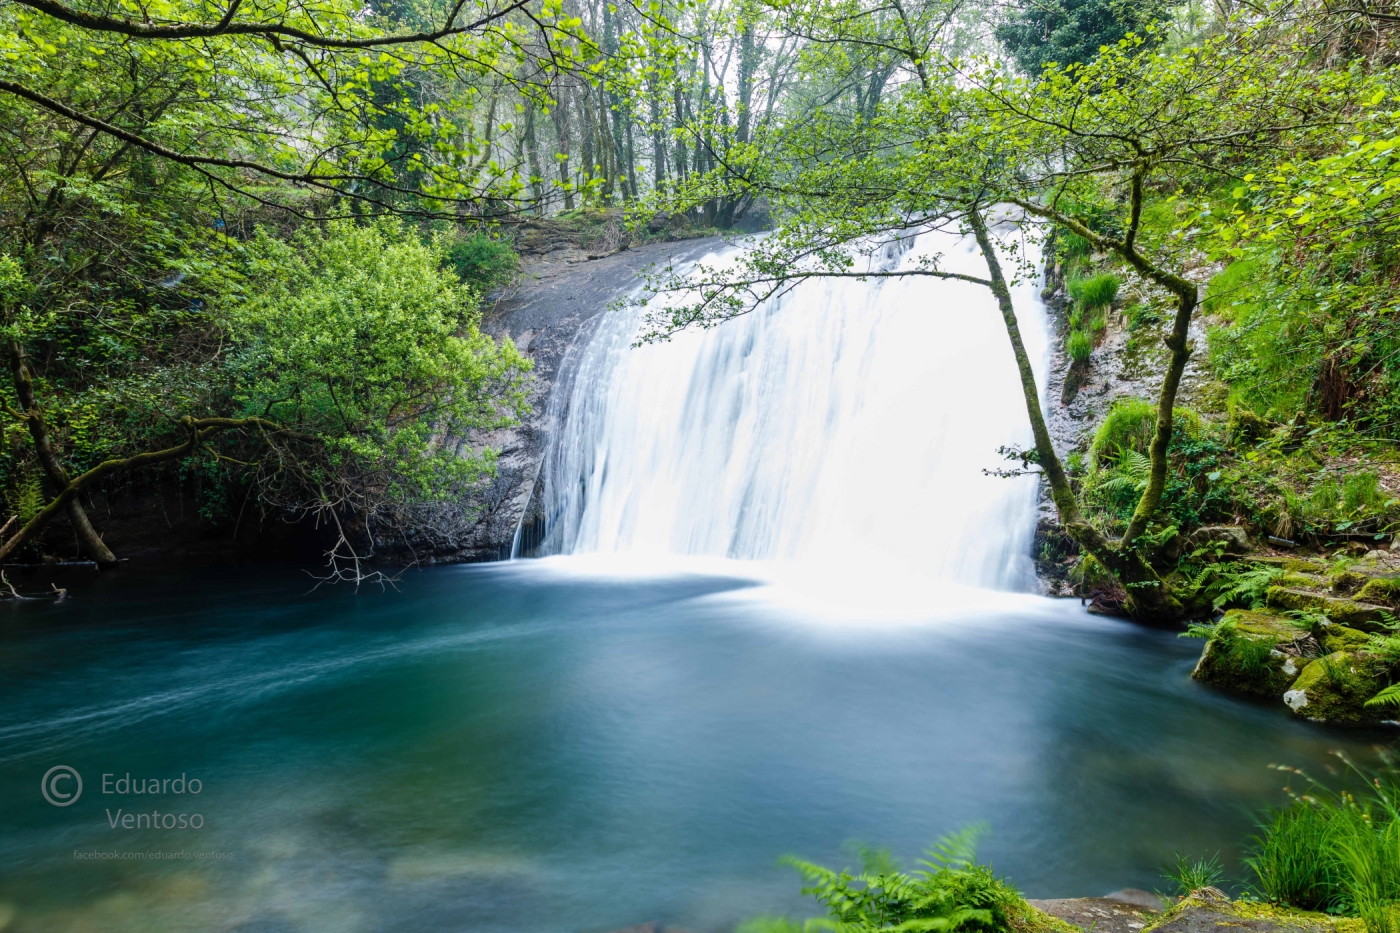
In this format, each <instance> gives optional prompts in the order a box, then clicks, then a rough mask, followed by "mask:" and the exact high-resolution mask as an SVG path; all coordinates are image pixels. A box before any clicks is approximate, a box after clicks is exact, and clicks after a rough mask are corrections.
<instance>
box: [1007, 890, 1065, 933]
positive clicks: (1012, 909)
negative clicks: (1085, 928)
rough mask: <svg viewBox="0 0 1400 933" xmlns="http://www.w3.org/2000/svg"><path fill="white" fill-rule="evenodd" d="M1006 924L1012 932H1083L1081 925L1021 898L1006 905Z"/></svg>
mask: <svg viewBox="0 0 1400 933" xmlns="http://www.w3.org/2000/svg"><path fill="white" fill-rule="evenodd" d="M1006 926H1007V928H1008V929H1009V930H1010V931H1011V933H1082V931H1081V930H1080V929H1079V927H1077V926H1074V925H1073V924H1070V923H1066V922H1065V921H1063V920H1061V919H1060V918H1059V917H1055V916H1052V915H1050V914H1047V913H1046V912H1045V911H1043V910H1040V909H1039V908H1037V907H1034V906H1032V905H1030V904H1028V903H1026V902H1025V901H1024V900H1021V899H1020V898H1017V899H1016V900H1015V901H1014V902H1012V903H1010V904H1007V905H1006Z"/></svg>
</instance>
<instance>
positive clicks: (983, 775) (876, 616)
mask: <svg viewBox="0 0 1400 933" xmlns="http://www.w3.org/2000/svg"><path fill="white" fill-rule="evenodd" d="M702 571H703V572H702ZM754 575H755V568H754V567H753V566H752V565H747V566H746V565H739V564H731V565H721V566H706V567H703V568H699V569H697V570H695V571H687V570H685V569H684V568H682V569H674V568H673V569H671V570H662V571H657V572H655V573H650V574H647V573H640V572H637V573H632V574H628V575H623V574H617V573H612V572H610V571H609V569H608V568H607V567H606V566H604V567H598V566H594V565H588V564H584V563H581V562H580V561H578V560H577V559H575V558H564V559H551V560H546V561H523V562H515V563H511V564H497V565H489V566H477V567H459V568H441V569H434V570H429V571H423V572H411V573H409V574H407V575H406V576H405V577H404V579H403V581H402V583H401V591H400V592H397V593H395V592H387V593H379V592H374V591H362V592H361V593H360V594H358V595H355V594H352V593H351V592H349V591H348V590H343V589H341V590H322V591H320V592H316V593H314V594H311V595H306V594H305V591H306V588H307V587H306V583H305V578H304V577H300V578H299V577H297V576H295V575H294V574H292V573H291V572H290V571H260V572H225V573H222V574H218V575H215V574H212V573H203V574H199V573H191V574H188V575H186V576H184V577H179V578H175V579H173V580H172V579H171V578H170V577H169V576H162V577H161V578H160V579H159V580H158V581H157V580H155V579H152V580H150V581H143V580H141V579H139V578H133V574H132V572H131V571H122V572H121V573H120V574H118V575H117V576H112V577H104V578H103V579H102V580H100V581H93V580H92V578H87V579H86V580H81V579H80V580H77V581H76V582H74V583H73V584H72V585H73V588H74V591H75V593H76V594H77V595H76V597H75V598H73V599H70V600H68V601H66V602H63V603H59V604H51V603H42V604H41V603H29V604H23V605H15V604H7V605H3V606H0V625H3V629H4V630H3V632H2V633H0V658H3V677H0V821H2V823H0V825H3V826H4V828H5V832H4V835H3V842H2V843H0V878H3V881H0V926H4V922H3V921H4V918H5V917H9V918H10V923H9V926H8V927H5V928H6V929H7V930H19V931H33V930H45V931H70V930H71V931H77V930H83V931H88V930H92V931H102V933H108V931H128V930H129V931H138V930H139V931H163V930H192V931H208V930H241V931H265V933H271V931H327V933H330V931H336V933H354V931H389V930H401V931H430V930H431V931H457V930H461V931H480V933H490V931H559V933H566V931H569V933H572V931H606V930H612V929H616V928H620V927H625V926H628V925H631V924H636V923H640V922H644V921H648V920H657V921H661V922H662V923H665V924H669V925H674V926H679V927H685V928H688V929H691V930H694V931H697V933H707V931H719V930H727V929H730V928H731V926H732V924H733V923H734V922H735V921H737V920H740V919H742V918H745V917H749V916H753V915H756V914H764V913H769V914H771V913H779V912H787V913H790V914H794V915H797V916H804V915H807V914H808V913H809V912H810V908H809V905H807V904H806V903H804V902H803V901H802V900H801V899H800V898H799V897H798V895H797V889H798V887H799V882H798V879H797V878H796V877H795V876H794V875H793V874H792V872H791V871H790V870H788V869H785V868H782V867H780V866H778V865H777V864H776V861H777V859H778V858H779V857H780V856H782V855H784V854H786V853H794V854H798V855H801V856H803V857H807V858H811V859H816V860H821V861H825V862H828V863H850V862H852V861H853V856H852V853H853V849H852V845H853V841H860V842H866V843H870V844H875V845H880V846H888V847H889V848H891V849H892V850H893V851H894V852H895V853H896V855H898V856H900V857H903V858H905V859H912V858H914V857H917V856H918V855H919V853H920V851H921V850H922V848H923V847H924V846H925V845H926V844H928V843H929V842H930V841H931V840H933V839H934V838H935V837H937V836H938V835H939V834H940V833H943V832H946V831H948V830H950V829H954V828H956V827H959V826H962V825H964V824H968V823H972V822H979V821H985V822H987V823H988V824H990V826H991V833H990V834H989V835H988V836H987V837H986V838H985V840H984V842H983V845H982V854H983V856H984V857H986V858H988V859H990V860H991V861H992V862H993V863H994V865H995V867H996V868H997V869H998V870H999V871H1002V872H1005V873H1006V874H1008V875H1010V876H1011V878H1012V879H1013V880H1014V881H1015V882H1016V883H1017V884H1018V885H1020V886H1021V888H1022V889H1023V890H1024V891H1025V892H1027V893H1028V894H1030V895H1033V896H1050V895H1057V896H1068V895H1080V894H1101V893H1104V892H1106V891H1108V890H1110V889H1114V888H1119V887H1123V886H1125V885H1135V886H1140V887H1147V888H1151V887H1153V886H1154V885H1157V884H1160V882H1159V880H1158V874H1157V873H1158V869H1159V867H1160V866H1161V865H1163V864H1164V863H1165V862H1166V861H1168V860H1169V859H1170V858H1171V856H1172V854H1173V852H1174V851H1177V850H1179V851H1182V852H1186V853H1190V854H1194V855H1199V854H1206V853H1213V852H1215V851H1217V850H1219V851H1220V852H1221V853H1222V854H1223V856H1224V858H1225V859H1226V861H1227V864H1229V865H1230V866H1231V867H1232V871H1234V873H1235V874H1236V875H1237V876H1238V873H1239V872H1238V859H1239V854H1240V850H1239V846H1240V844H1241V842H1242V841H1243V840H1244V838H1245V837H1246V835H1247V833H1248V831H1249V829H1250V826H1251V812H1252V811H1253V810H1255V809H1256V808H1258V807H1260V806H1263V805H1266V804H1269V803H1273V802H1276V801H1278V800H1280V799H1282V796H1281V793H1280V791H1279V788H1280V787H1281V786H1282V785H1283V783H1284V777H1285V776H1284V775H1283V774H1281V773H1279V772H1277V771H1273V770H1270V769H1269V767H1268V765H1269V764H1270V763H1272V762H1277V763H1283V764H1289V765H1295V766H1302V767H1304V768H1307V769H1309V770H1311V771H1313V772H1317V773H1319V774H1320V773H1324V772H1325V769H1326V768H1327V767H1328V763H1329V762H1330V761H1331V760H1332V759H1330V757H1329V755H1328V752H1329V751H1330V750H1333V749H1344V750H1347V751H1349V752H1350V753H1351V754H1353V755H1355V756H1357V757H1358V758H1362V759H1364V758H1365V757H1366V756H1367V755H1368V754H1369V751H1368V748H1369V743H1370V742H1374V741H1377V740H1379V739H1383V738H1384V736H1383V735H1381V736H1378V735H1376V734H1369V735H1368V734H1359V733H1339V732H1330V731H1326V730H1323V729H1320V728H1316V727H1312V726H1309V725H1307V724H1305V723H1301V722H1297V721H1294V720H1293V719H1291V718H1290V717H1289V715H1288V713H1287V712H1286V711H1285V710H1284V709H1283V708H1282V707H1281V706H1278V705H1277V704H1272V705H1267V706H1263V705H1252V704H1249V703H1245V702H1240V701H1238V700H1235V699H1232V698H1228V697H1225V696H1222V695H1220V694H1217V693H1214V692H1212V691H1210V690H1208V689H1205V688H1203V687H1200V686H1198V685H1196V684H1194V683H1193V682H1191V681H1190V680H1189V678H1188V674H1189V671H1190V668H1191V665H1192V662H1193V660H1194V658H1195V655H1196V653H1197V651H1198V650H1199V643H1198V642H1194V641H1189V640H1182V639H1178V638H1177V637H1175V635H1174V634H1171V633H1163V632H1156V631H1150V630H1146V629H1142V628H1138V627H1135V626H1133V625H1130V624H1127V623H1123V622H1118V621H1114V620H1107V619H1102V618H1096V617H1093V616H1089V615H1087V614H1085V613H1084V612H1083V610H1082V609H1081V608H1080V607H1079V605H1078V604H1077V603H1075V602H1073V601H1069V602H1064V601H1060V602H1055V601H1050V600H1044V599H1040V598H1036V597H1030V596H1013V595H1007V594H990V593H982V594H978V593H975V592H974V593H968V592H965V591H964V592H961V593H960V594H950V595H949V598H948V599H946V600H944V601H943V603H944V604H946V605H949V606H953V605H960V608H955V609H947V610H945V611H942V612H941V613H940V614H938V615H930V614H929V613H927V612H923V611H919V610H917V609H910V608H908V607H905V608H888V609H880V608H870V606H872V605H878V604H880V599H879V597H880V595H881V594H880V593H879V592H877V584H876V583H875V582H865V581H855V582H854V584H852V585H851V586H849V587H847V590H846V593H845V596H844V597H843V598H844V599H845V600H846V606H847V607H849V608H843V606H842V603H841V600H840V599H836V598H828V597H827V596H825V595H824V594H822V593H820V592H815V591H813V590H812V589H811V588H809V587H806V586H803V585H800V584H795V583H785V584H779V585H768V584H764V583H762V582H761V581H759V580H757V579H755V578H754ZM862 587H865V588H866V592H865V593H862ZM865 597H868V599H866V598H865ZM955 597H956V598H955ZM959 599H960V600H961V602H960V603H959V602H958V600H959ZM924 604H926V605H936V604H938V602H937V601H933V602H926V603H924ZM56 765H67V766H71V767H73V768H75V769H76V770H77V771H78V772H80V773H81V775H82V777H83V780H84V791H83V794H82V796H81V798H79V799H78V801H77V802H76V803H75V804H73V805H71V806H68V807H63V808H58V807H54V806H51V805H50V804H48V803H46V802H45V801H44V799H43V798H42V797H41V794H40V782H41V778H42V777H43V776H44V774H45V773H46V772H47V771H48V770H49V769H50V768H51V767H53V766H56ZM128 772H129V773H130V774H131V775H132V777H134V778H138V779H143V778H156V779H164V778H175V777H178V776H179V775H181V774H184V775H186V777H187V779H194V778H197V779H199V780H200V781H201V782H202V785H203V789H202V791H201V793H200V794H199V795H197V796H196V795H190V794H186V795H184V796H179V795H175V794H173V793H168V794H165V795H164V796H159V797H137V796H132V795H127V796H122V795H118V794H115V793H111V794H104V793H103V792H102V791H103V788H102V775H103V774H104V773H106V774H111V775H115V776H116V777H121V776H122V775H124V774H126V773H128ZM114 779H115V778H114ZM171 786H173V785H171ZM118 808H121V809H123V811H124V812H125V813H131V812H148V811H151V810H156V811H157V812H160V813H162V814H164V813H172V814H180V813H183V814H185V815H186V816H187V817H188V816H190V815H192V814H194V813H198V814H200V815H201V816H202V817H203V818H204V822H205V826H204V828H203V829H200V830H193V829H187V830H183V831H182V830H178V829H177V830H168V831H167V830H146V829H142V830H124V829H122V828H120V826H118V827H117V828H116V829H113V828H111V827H110V825H109V822H110V816H109V815H110V814H111V813H112V812H114V811H116V810H117V809H118ZM75 851H76V852H77V853H78V854H80V855H83V854H86V853H91V852H98V853H103V852H124V853H153V852H185V853H210V852H215V853H220V854H225V855H227V858H222V859H218V860H215V859H210V858H205V859H201V860H194V859H186V860H183V861H177V860H172V859H164V860H157V859H156V858H154V857H153V856H150V855H147V856H146V857H145V858H143V859H142V860H121V861H117V860H110V859H96V860H94V859H88V858H75Z"/></svg>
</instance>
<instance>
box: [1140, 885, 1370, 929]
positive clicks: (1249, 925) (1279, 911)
mask: <svg viewBox="0 0 1400 933" xmlns="http://www.w3.org/2000/svg"><path fill="white" fill-rule="evenodd" d="M1358 926H1359V925H1358V924H1357V921H1355V920H1343V919H1340V918H1336V917H1329V916H1328V915H1326V914H1315V913H1310V912H1308V911H1302V910H1293V909H1292V908H1288V907H1275V906H1274V905H1272V904H1264V903H1260V902H1258V901H1232V900H1230V899H1229V898H1228V897H1226V896H1225V894H1224V893H1223V892H1221V891H1219V890H1217V889H1215V888H1202V889H1201V890H1199V891H1192V892H1191V895H1190V897H1187V898H1183V899H1182V900H1181V901H1180V902H1179V903H1177V905H1176V906H1174V907H1172V908H1170V909H1169V910H1167V911H1166V912H1165V913H1164V914H1162V916H1161V919H1159V920H1157V921H1156V922H1155V923H1153V924H1151V925H1150V926H1148V927H1147V930H1146V933H1341V931H1342V930H1351V929H1357V928H1358Z"/></svg>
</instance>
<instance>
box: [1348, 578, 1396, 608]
mask: <svg viewBox="0 0 1400 933" xmlns="http://www.w3.org/2000/svg"><path fill="white" fill-rule="evenodd" d="M1356 598H1357V599H1358V600H1360V601H1362V602H1369V603H1384V604H1385V605H1387V606H1397V605H1400V579H1396V578H1395V577H1372V578H1371V579H1369V580H1367V581H1366V583H1365V585H1363V586H1362V587H1361V589H1360V590H1358V591H1357V593H1356Z"/></svg>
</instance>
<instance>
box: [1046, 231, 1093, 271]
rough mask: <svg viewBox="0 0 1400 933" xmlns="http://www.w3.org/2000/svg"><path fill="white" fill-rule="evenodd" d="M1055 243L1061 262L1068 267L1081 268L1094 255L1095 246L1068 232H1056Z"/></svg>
mask: <svg viewBox="0 0 1400 933" xmlns="http://www.w3.org/2000/svg"><path fill="white" fill-rule="evenodd" d="M1055 243H1056V250H1057V252H1058V253H1059V257H1060V261H1061V262H1063V263H1064V264H1065V265H1066V266H1070V267H1076V266H1080V265H1082V264H1083V263H1084V262H1085V261H1087V260H1088V259H1089V257H1090V256H1092V255H1093V254H1094V247H1093V244H1091V243H1090V242H1089V241H1088V240H1086V239H1084V238H1083V237H1082V236H1080V235H1079V234H1077V233H1070V232H1069V231H1068V230H1059V231H1056V233H1055Z"/></svg>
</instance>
